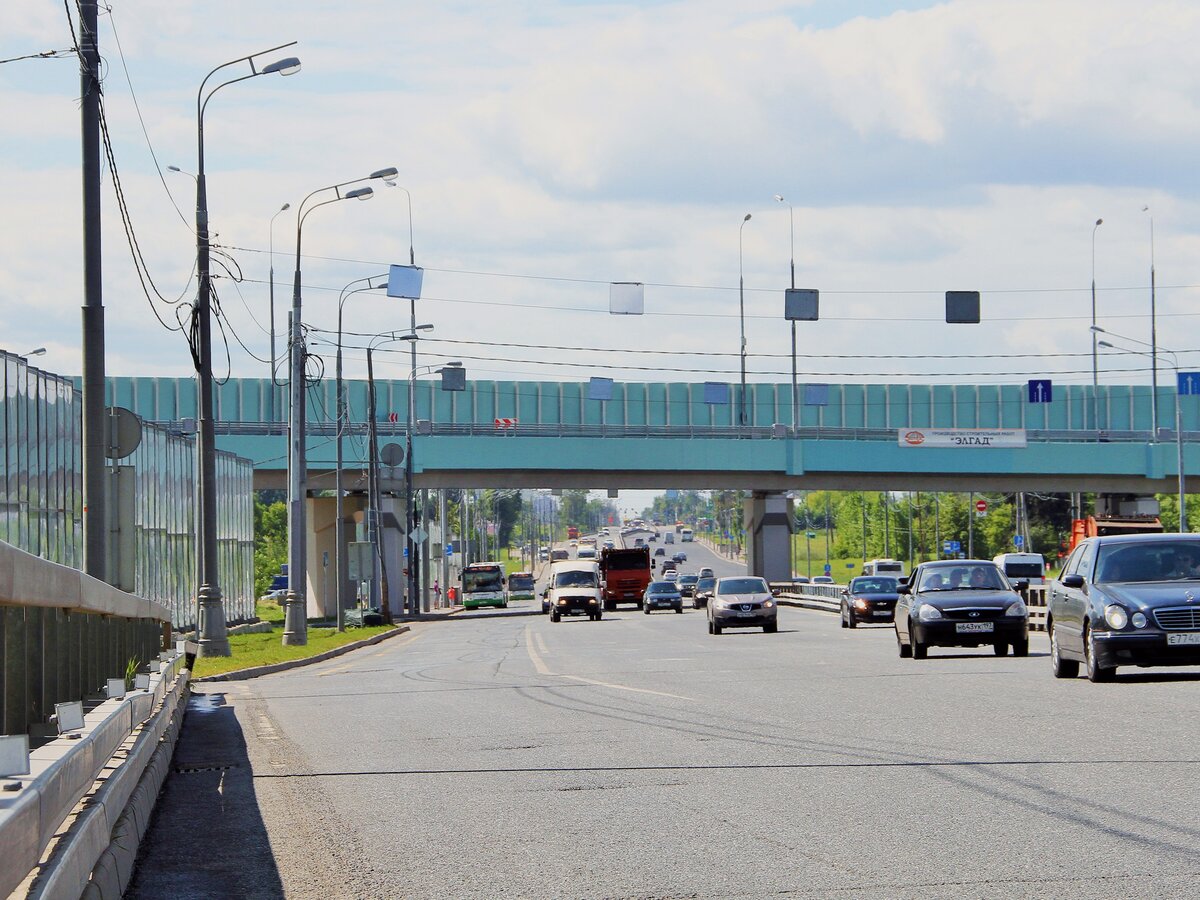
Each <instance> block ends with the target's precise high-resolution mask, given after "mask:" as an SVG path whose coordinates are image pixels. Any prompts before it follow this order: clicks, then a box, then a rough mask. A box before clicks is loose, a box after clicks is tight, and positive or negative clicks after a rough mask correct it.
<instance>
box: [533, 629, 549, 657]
mask: <svg viewBox="0 0 1200 900" xmlns="http://www.w3.org/2000/svg"><path fill="white" fill-rule="evenodd" d="M533 639H534V640H535V641H537V645H538V649H539V650H541V651H542V652H543V653H546V654H549V653H550V651H549V650H548V649H547V648H546V640H545V638H543V637H542V636H541V634H540V633H537V632H534V635H533Z"/></svg>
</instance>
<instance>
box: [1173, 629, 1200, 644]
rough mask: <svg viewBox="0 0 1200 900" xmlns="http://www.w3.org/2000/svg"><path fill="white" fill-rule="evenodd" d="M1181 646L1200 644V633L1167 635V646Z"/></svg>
mask: <svg viewBox="0 0 1200 900" xmlns="http://www.w3.org/2000/svg"><path fill="white" fill-rule="evenodd" d="M1181 644H1200V632H1194V633H1192V634H1168V635H1167V646H1170V647H1177V646H1179V645H1181Z"/></svg>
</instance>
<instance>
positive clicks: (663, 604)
mask: <svg viewBox="0 0 1200 900" xmlns="http://www.w3.org/2000/svg"><path fill="white" fill-rule="evenodd" d="M652 609H673V610H675V612H677V613H682V612H683V595H682V594H681V593H679V588H678V587H677V586H676V585H675V582H673V581H652V582H650V583H649V584H648V585H646V593H645V594H643V595H642V612H644V613H645V614H646V615H650V610H652Z"/></svg>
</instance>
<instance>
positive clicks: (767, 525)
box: [743, 491, 794, 581]
mask: <svg viewBox="0 0 1200 900" xmlns="http://www.w3.org/2000/svg"><path fill="white" fill-rule="evenodd" d="M743 522H744V524H745V527H746V571H747V572H748V573H749V574H751V575H760V576H762V577H763V578H765V579H767V581H790V580H791V577H792V530H793V522H794V519H793V517H792V501H791V499H790V498H789V497H788V496H787V495H786V494H782V493H775V492H767V491H755V492H754V494H753V496H751V497H750V498H749V499H748V500H746V502H745V507H744V509H743Z"/></svg>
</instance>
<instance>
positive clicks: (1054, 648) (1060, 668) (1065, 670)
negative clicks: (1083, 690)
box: [1025, 622, 1079, 678]
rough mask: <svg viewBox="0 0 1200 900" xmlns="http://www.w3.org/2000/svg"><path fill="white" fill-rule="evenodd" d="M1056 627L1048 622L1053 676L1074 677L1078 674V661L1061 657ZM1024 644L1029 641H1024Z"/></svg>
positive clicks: (1027, 643)
mask: <svg viewBox="0 0 1200 900" xmlns="http://www.w3.org/2000/svg"><path fill="white" fill-rule="evenodd" d="M1057 631H1058V629H1057V628H1055V627H1054V623H1053V622H1051V623H1050V665H1051V667H1052V668H1053V670H1054V677H1055V678H1075V677H1077V676H1078V675H1079V661H1078V660H1074V659H1063V657H1062V649H1061V648H1060V647H1059V646H1058V634H1057ZM1025 644H1026V646H1028V645H1029V642H1028V641H1026V642H1025Z"/></svg>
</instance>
